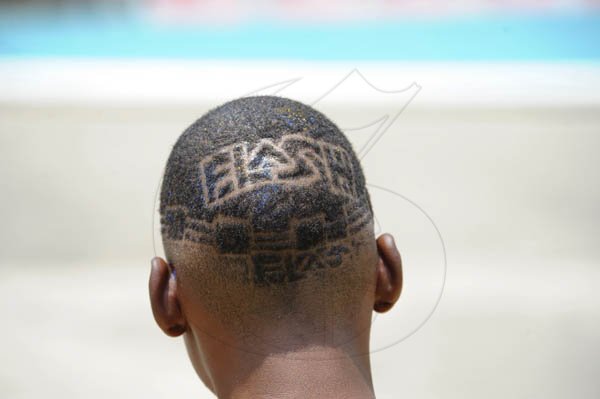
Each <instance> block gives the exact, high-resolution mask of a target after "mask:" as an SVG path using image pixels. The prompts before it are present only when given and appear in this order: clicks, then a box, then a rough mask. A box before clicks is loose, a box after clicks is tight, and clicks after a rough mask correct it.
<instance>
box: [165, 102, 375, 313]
mask: <svg viewBox="0 0 600 399" xmlns="http://www.w3.org/2000/svg"><path fill="white" fill-rule="evenodd" d="M160 212H161V225H162V234H163V242H164V244H165V249H166V252H167V257H168V260H169V261H170V262H171V263H173V264H174V265H175V267H176V268H177V270H178V276H179V275H180V274H181V275H182V276H183V277H184V278H185V279H186V281H188V284H189V286H190V287H191V286H193V287H194V290H195V291H196V292H202V293H203V298H205V299H204V300H205V301H209V300H208V299H206V298H213V300H212V305H210V306H211V307H212V308H214V309H220V311H223V309H224V308H227V309H228V310H227V311H226V312H229V313H231V312H234V311H235V310H234V309H236V307H235V305H232V306H229V304H227V303H225V302H227V301H231V299H227V298H231V294H232V293H233V292H237V293H244V294H243V295H245V296H246V297H247V298H253V299H252V300H250V301H249V302H248V303H246V305H248V306H250V307H253V308H254V312H255V313H256V311H257V309H262V308H264V307H269V308H270V309H273V308H277V307H279V308H280V309H281V310H282V311H283V310H285V309H287V310H288V311H292V310H293V309H298V308H299V307H302V306H305V307H307V306H308V307H312V306H313V305H311V303H313V302H314V301H315V300H314V298H313V297H314V295H309V296H306V295H304V294H303V293H305V292H308V291H307V290H309V288H308V287H312V289H313V293H314V288H315V287H316V286H319V287H321V289H320V291H318V292H319V293H320V295H321V296H322V298H321V299H323V298H329V299H328V300H329V301H334V302H335V301H336V300H339V298H345V299H344V301H346V302H348V298H349V296H351V293H352V291H351V290H353V289H354V290H357V289H359V288H360V287H359V286H360V284H361V283H360V281H363V280H364V279H365V273H366V269H365V267H364V263H365V262H367V263H368V262H372V260H373V259H374V256H375V252H376V251H375V250H374V240H373V230H372V228H373V227H372V209H371V204H370V200H369V195H368V192H367V190H366V187H365V179H364V175H363V172H362V169H361V166H360V163H359V161H358V159H357V157H356V155H355V153H354V151H353V149H352V146H351V145H350V143H349V141H348V140H347V138H346V137H345V136H344V135H343V133H342V132H341V131H340V130H339V129H338V128H337V126H335V124H334V123H333V122H331V121H330V120H329V119H328V118H326V117H325V116H324V115H323V114H321V113H320V112H318V111H316V110H315V109H313V108H311V107H309V106H306V105H304V104H302V103H299V102H296V101H293V100H289V99H285V98H280V97H271V96H265V97H247V98H242V99H238V100H234V101H231V102H229V103H226V104H224V105H222V106H220V107H218V108H216V109H214V110H212V111H210V112H208V113H207V114H206V115H204V116H203V117H202V118H200V119H198V120H197V121H196V122H195V123H193V124H192V125H191V126H190V127H189V128H188V129H186V131H185V132H184V133H183V134H182V135H181V137H180V138H179V140H178V141H177V143H176V144H175V146H174V148H173V150H172V152H171V155H170V157H169V160H168V163H167V167H166V171H165V176H164V179H163V185H162V190H161V204H160ZM180 270H182V271H181V273H180ZM192 281H193V283H192ZM217 287H219V288H217ZM217 291H219V292H221V293H223V292H225V294H223V296H222V297H220V296H219V295H220V294H219V293H218V292H217ZM227 294H229V295H230V296H227ZM240 295H241V294H240ZM334 296H335V298H334ZM309 297H310V298H309ZM336 298H337V299H336ZM209 302H210V301H209ZM267 304H268V306H267ZM259 305H260V306H259ZM314 306H316V305H314ZM237 309H240V307H238V308H237ZM248 311H250V310H248V309H246V310H245V311H244V312H248ZM226 312H225V313H226Z"/></svg>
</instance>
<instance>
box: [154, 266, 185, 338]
mask: <svg viewBox="0 0 600 399" xmlns="http://www.w3.org/2000/svg"><path fill="white" fill-rule="evenodd" d="M148 288H149V291H150V303H151V305H152V314H153V315H154V320H156V324H158V326H159V327H160V328H161V329H162V330H163V331H164V332H165V334H167V335H168V336H171V337H177V336H179V335H181V334H183V333H184V332H185V330H186V328H187V323H186V320H185V317H184V315H183V313H182V311H181V307H180V306H179V299H178V298H177V281H176V277H175V273H172V272H171V270H170V269H169V266H168V265H167V262H165V261H164V260H163V259H161V258H158V257H156V258H154V259H152V269H151V272H150V280H149V282H148Z"/></svg>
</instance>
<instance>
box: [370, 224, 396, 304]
mask: <svg viewBox="0 0 600 399" xmlns="http://www.w3.org/2000/svg"><path fill="white" fill-rule="evenodd" d="M377 252H378V254H379V260H378V262H377V270H376V274H377V284H376V288H375V303H374V304H373V310H375V311H376V312H378V313H384V312H387V311H388V310H390V309H391V308H392V306H394V304H395V303H396V301H397V300H398V298H400V293H401V292H402V259H401V258H400V253H399V252H398V249H397V248H396V243H395V242H394V238H393V237H392V236H391V235H390V234H382V235H381V236H379V238H377Z"/></svg>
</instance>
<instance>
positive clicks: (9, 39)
mask: <svg viewBox="0 0 600 399" xmlns="http://www.w3.org/2000/svg"><path fill="white" fill-rule="evenodd" d="M0 56H3V57H21V56H23V57H30V56H34V57H44V56H52V57H62V56H64V57H124V58H171V57H174V58H186V59H190V58H191V59H306V60H424V61H433V60H440V61H444V60H448V61H450V60H459V61H470V60H473V61H479V60H481V61H486V60H489V61H503V60H507V61H509V60H516V61H525V60H541V61H554V60H597V59H599V58H600V14H598V13H596V14H588V15H584V14H573V15H528V16H525V15H507V16H480V17H469V18H466V17H464V18H453V19H450V18H444V19H413V20H408V19H407V20H399V21H395V22H392V21H385V22H381V23H376V22H371V23H338V24H315V25H309V24H303V25H300V24H282V23H279V24H278V23H274V22H272V21H271V22H265V23H258V22H254V23H247V24H242V25H235V26H230V27H220V28H219V27H177V26H159V25H156V24H150V23H148V22H144V21H142V20H139V19H135V18H123V19H120V20H115V19H110V18H77V17H73V18H61V19H58V18H49V17H46V16H36V17H27V18H23V17H21V18H16V17H14V16H10V15H3V16H0Z"/></svg>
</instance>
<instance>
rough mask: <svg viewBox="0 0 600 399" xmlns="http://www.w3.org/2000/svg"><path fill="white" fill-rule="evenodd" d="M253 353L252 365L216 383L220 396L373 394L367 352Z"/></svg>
mask: <svg viewBox="0 0 600 399" xmlns="http://www.w3.org/2000/svg"><path fill="white" fill-rule="evenodd" d="M253 357H254V359H253V362H252V363H253V367H250V368H249V370H248V369H247V370H246V371H245V372H244V373H240V374H237V375H232V374H229V375H228V376H227V378H226V379H227V380H229V381H224V382H225V384H219V385H223V386H224V387H225V388H224V389H219V388H221V387H220V386H217V387H215V388H217V389H216V393H217V395H218V396H219V398H220V399H246V398H253V399H258V398H282V397H285V398H290V399H291V398H307V397H311V398H313V397H314V398H324V399H326V398H352V399H354V398H356V399H367V398H369V399H370V398H374V394H373V384H372V380H371V369H370V363H369V357H368V355H361V356H350V355H349V354H348V353H347V352H345V351H344V350H342V349H339V348H329V347H313V348H308V349H303V350H297V351H293V352H285V353H277V354H271V355H265V356H262V357H261V358H260V359H258V358H256V357H255V356H253ZM230 372H231V370H230ZM234 374H235V373H234Z"/></svg>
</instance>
